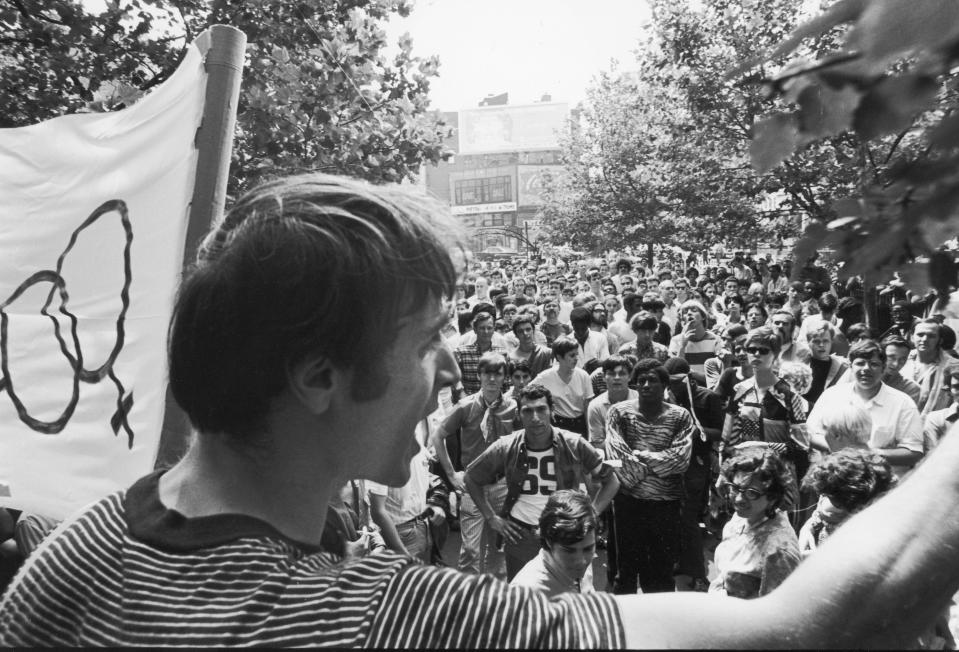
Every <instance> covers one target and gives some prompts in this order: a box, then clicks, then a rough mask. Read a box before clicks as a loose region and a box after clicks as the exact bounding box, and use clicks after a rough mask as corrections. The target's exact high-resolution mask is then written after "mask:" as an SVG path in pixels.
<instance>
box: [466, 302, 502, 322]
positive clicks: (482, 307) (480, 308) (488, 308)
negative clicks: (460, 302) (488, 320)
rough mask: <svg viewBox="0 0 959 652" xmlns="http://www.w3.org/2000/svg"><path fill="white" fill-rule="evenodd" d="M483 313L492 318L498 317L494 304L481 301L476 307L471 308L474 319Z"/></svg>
mask: <svg viewBox="0 0 959 652" xmlns="http://www.w3.org/2000/svg"><path fill="white" fill-rule="evenodd" d="M481 312H486V313H489V316H490V317H496V306H494V305H493V304H492V303H489V302H487V301H481V302H479V303H477V304H476V305H475V306H473V307H472V308H470V313H471V314H472V316H473V317H475V316H476V315H478V314H480V313H481ZM470 323H472V320H471V321H470Z"/></svg>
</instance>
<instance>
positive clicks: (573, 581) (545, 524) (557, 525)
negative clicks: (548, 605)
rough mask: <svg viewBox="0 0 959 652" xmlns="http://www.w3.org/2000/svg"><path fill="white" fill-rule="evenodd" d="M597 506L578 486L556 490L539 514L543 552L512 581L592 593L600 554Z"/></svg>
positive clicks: (551, 591)
mask: <svg viewBox="0 0 959 652" xmlns="http://www.w3.org/2000/svg"><path fill="white" fill-rule="evenodd" d="M597 529H598V522H597V518H596V510H594V509H593V506H592V504H591V503H590V500H589V496H587V495H586V494H584V493H583V492H581V491H579V490H576V489H560V490H559V491H556V492H554V493H553V494H552V495H551V496H550V497H549V500H548V501H546V507H544V508H543V513H542V514H540V517H539V544H540V550H539V554H538V555H537V556H536V557H534V558H533V559H532V560H530V561H529V563H527V564H526V565H525V566H523V568H522V569H521V570H520V571H519V572H518V573H517V574H516V576H515V577H514V578H513V580H512V581H511V582H510V583H509V584H510V586H525V587H527V588H531V589H536V590H539V591H543V592H544V593H546V595H548V596H549V597H551V598H552V597H556V596H558V595H561V594H563V593H591V592H593V591H595V588H594V587H593V573H592V563H593V559H594V558H595V557H596V531H597Z"/></svg>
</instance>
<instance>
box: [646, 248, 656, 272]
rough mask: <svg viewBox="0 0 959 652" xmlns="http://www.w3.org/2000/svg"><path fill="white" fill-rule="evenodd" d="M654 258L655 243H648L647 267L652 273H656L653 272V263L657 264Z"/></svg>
mask: <svg viewBox="0 0 959 652" xmlns="http://www.w3.org/2000/svg"><path fill="white" fill-rule="evenodd" d="M654 258H655V257H654V256H653V243H652V242H647V243H646V267H648V268H649V269H650V270H652V271H655V270H653V263H654V262H655V260H654Z"/></svg>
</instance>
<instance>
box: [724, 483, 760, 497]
mask: <svg viewBox="0 0 959 652" xmlns="http://www.w3.org/2000/svg"><path fill="white" fill-rule="evenodd" d="M723 491H724V492H725V493H726V497H727V498H732V497H733V494H736V495H739V496H742V497H743V498H745V499H746V500H759V499H760V498H762V497H763V496H765V495H766V494H765V493H764V492H762V491H760V490H759V489H754V488H753V487H741V486H739V485H738V484H736V483H734V482H727V483H726V484H724V485H723Z"/></svg>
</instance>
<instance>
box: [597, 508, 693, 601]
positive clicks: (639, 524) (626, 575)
mask: <svg viewBox="0 0 959 652" xmlns="http://www.w3.org/2000/svg"><path fill="white" fill-rule="evenodd" d="M613 515H614V518H615V519H616V566H617V568H616V583H615V585H614V587H613V593H617V594H634V593H636V589H637V584H638V586H639V588H642V590H643V593H663V592H667V591H675V590H676V583H675V581H674V580H673V567H674V565H675V564H676V561H677V559H678V556H679V542H680V529H681V522H680V519H681V511H680V501H678V500H662V501H660V500H640V499H638V498H633V497H632V496H628V495H626V494H623V493H619V494H616V497H615V498H614V499H613ZM637 580H638V582H637Z"/></svg>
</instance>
